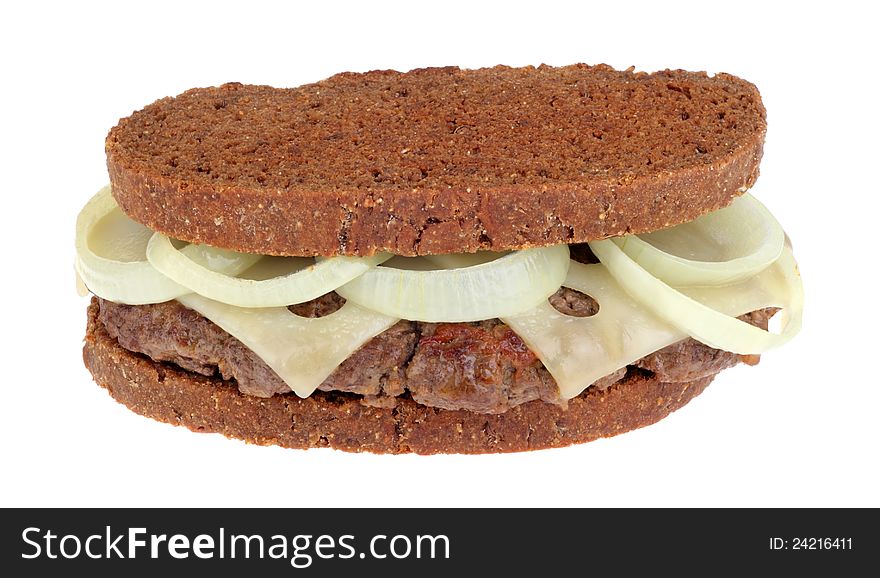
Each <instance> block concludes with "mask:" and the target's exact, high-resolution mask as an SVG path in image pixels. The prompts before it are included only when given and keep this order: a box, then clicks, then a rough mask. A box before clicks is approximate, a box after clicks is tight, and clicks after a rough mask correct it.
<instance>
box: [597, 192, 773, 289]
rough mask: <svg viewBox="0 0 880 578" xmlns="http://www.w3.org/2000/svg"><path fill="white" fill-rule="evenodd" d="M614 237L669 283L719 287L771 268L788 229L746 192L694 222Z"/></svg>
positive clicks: (622, 247) (621, 246)
mask: <svg viewBox="0 0 880 578" xmlns="http://www.w3.org/2000/svg"><path fill="white" fill-rule="evenodd" d="M611 240H612V241H613V242H614V243H615V244H616V245H617V246H618V247H620V248H621V250H623V252H624V253H626V254H627V255H629V257H630V258H631V259H632V260H633V261H635V262H636V263H638V264H639V265H641V266H642V268H644V269H645V270H647V271H648V272H649V273H651V274H652V275H654V276H655V277H657V278H659V279H662V280H663V281H665V282H666V283H668V284H670V285H675V286H697V285H715V286H717V285H725V284H728V283H735V282H737V281H740V280H742V279H746V278H748V277H751V276H752V275H755V274H756V273H758V272H760V271H763V270H764V269H766V268H767V267H768V266H769V265H770V264H771V263H773V262H774V261H776V259H777V258H779V255H780V254H781V253H782V245H783V243H784V241H785V233H784V232H783V230H782V226H781V225H780V224H779V223H778V222H777V221H776V219H775V218H774V217H773V215H772V214H771V213H770V211H768V210H767V208H766V207H765V206H764V205H762V204H761V203H760V202H758V200H757V199H755V198H754V197H753V196H751V195H750V194H748V193H746V194H744V195H742V196H740V197H739V198H737V199H736V200H735V201H733V203H732V204H731V205H730V206H728V207H725V208H723V209H721V210H718V211H715V212H712V213H709V214H707V215H704V216H702V217H700V218H699V219H697V220H695V221H692V222H690V223H685V224H683V225H678V226H676V227H672V228H670V229H665V230H662V231H655V232H653V233H648V234H645V235H638V236H635V235H630V236H626V237H617V238H614V239H611Z"/></svg>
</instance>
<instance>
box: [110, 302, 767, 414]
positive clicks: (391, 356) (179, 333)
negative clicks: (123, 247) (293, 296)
mask: <svg viewBox="0 0 880 578" xmlns="http://www.w3.org/2000/svg"><path fill="white" fill-rule="evenodd" d="M97 301H98V304H99V307H100V311H99V314H98V320H99V322H100V323H101V324H103V325H104V327H106V329H107V332H108V333H109V334H110V336H112V337H113V338H115V339H116V340H118V342H119V344H120V345H121V346H122V347H124V348H126V349H128V350H129V351H134V352H137V353H142V354H144V355H147V356H149V357H150V358H152V359H153V360H155V361H162V362H168V363H174V364H176V365H178V366H180V367H181V368H183V369H186V370H188V371H192V372H195V373H198V374H201V375H206V376H212V375H216V374H219V375H220V376H222V377H223V378H224V379H234V380H235V381H236V382H237V384H238V387H239V389H240V390H241V391H242V393H246V394H249V395H254V396H260V397H270V396H272V395H274V394H278V393H286V392H289V391H290V388H288V387H287V385H286V384H285V383H284V382H283V381H282V380H281V378H279V377H278V375H277V374H276V373H275V372H274V371H273V370H272V369H270V368H269V367H268V366H267V365H266V364H265V363H264V362H263V360H261V359H260V358H259V357H257V355H255V354H254V353H253V352H252V351H251V350H250V349H248V348H247V347H246V346H245V345H243V344H242V343H241V342H240V341H238V340H237V339H235V338H234V337H232V336H231V335H229V334H228V333H226V332H225V331H223V330H222V329H220V328H219V327H218V326H216V325H214V324H213V323H212V322H211V321H209V320H207V319H206V318H204V317H202V316H201V315H200V314H199V313H196V312H195V311H192V310H191V309H188V308H186V307H184V306H183V305H181V304H180V303H178V302H176V301H169V302H166V303H159V304H155V305H138V306H133V305H122V304H117V303H111V302H109V301H105V300H103V299H97ZM342 303H343V299H342V298H341V297H340V296H338V295H336V294H335V293H330V294H327V295H325V296H323V297H321V298H319V299H316V300H314V301H310V302H308V303H303V304H301V305H297V306H294V307H291V309H292V310H293V311H294V312H295V313H297V314H298V315H303V316H306V317H319V316H322V315H327V314H329V313H331V312H333V311H335V310H336V309H338V308H339V307H340V306H341V304H342ZM551 303H553V304H554V306H555V307H557V309H560V310H561V311H564V312H566V313H569V314H573V315H581V316H585V315H591V314H593V313H595V311H596V307H595V301H593V299H592V298H590V297H588V296H586V295H583V294H581V293H578V292H576V291H571V290H569V289H560V291H558V292H557V293H556V295H554V296H553V297H551ZM770 314H771V313H770V312H768V311H760V312H755V313H752V314H749V315H748V316H745V317H744V318H745V319H746V320H748V321H749V322H750V323H753V324H755V325H758V326H762V327H766V323H767V319H768V318H769V316H770ZM739 361H747V362H751V363H754V362H755V360H754V359H752V358H751V357H749V358H743V357H741V356H739V355H736V354H733V353H728V352H724V351H719V350H717V349H712V348H710V347H708V346H706V345H703V344H701V343H699V342H697V341H694V340H693V339H685V340H683V341H680V342H679V343H676V344H673V345H671V346H669V347H666V348H664V349H662V350H660V351H658V352H656V353H653V354H651V355H648V356H647V357H645V358H643V359H641V360H639V361H637V362H636V363H635V364H633V366H631V369H636V368H638V369H639V370H641V371H649V372H652V373H655V374H657V375H658V376H659V377H660V379H661V380H662V381H664V382H684V381H688V380H693V379H697V378H699V377H702V376H706V375H711V374H714V373H717V372H718V371H721V370H722V369H725V368H727V367H730V366H733V365H735V364H736V363H738V362H739ZM626 371H627V368H623V369H621V370H619V371H617V372H615V373H614V374H612V375H609V376H606V377H605V378H602V379H601V380H599V381H598V382H597V383H596V384H594V387H601V388H604V387H609V386H611V385H613V384H614V383H616V382H617V381H619V380H620V379H622V378H623V377H624V375H625V374H626ZM319 389H321V390H323V391H344V392H350V393H355V394H360V395H362V396H364V401H365V403H368V404H371V405H389V404H393V403H394V398H395V397H397V396H400V395H404V394H406V393H408V394H409V395H410V396H411V397H412V399H413V400H415V401H416V402H418V403H421V404H423V405H426V406H433V407H439V408H444V409H453V410H455V409H464V410H468V411H473V412H478V413H503V412H505V411H507V410H508V409H510V408H511V407H514V406H517V405H519V404H522V403H525V402H528V401H532V400H536V399H540V400H543V401H545V402H549V403H557V404H564V401H563V400H561V399H560V398H559V392H558V388H557V386H556V382H555V381H554V380H553V377H552V376H551V375H550V374H549V373H548V372H547V370H546V369H545V368H544V366H543V365H542V364H541V362H540V360H538V359H537V357H535V355H534V354H533V353H532V352H531V351H530V350H529V349H528V348H527V347H526V345H525V344H524V343H523V342H522V340H521V339H520V338H519V337H518V336H517V335H516V334H515V333H514V332H513V331H512V330H511V329H510V328H509V327H508V326H507V325H505V324H504V323H502V322H501V321H499V320H498V319H493V320H488V321H483V322H479V323H420V322H412V321H400V322H398V323H397V324H396V325H394V326H393V327H391V328H390V329H388V330H387V331H385V332H384V333H381V334H380V335H377V336H376V337H374V338H373V339H372V340H370V341H369V342H367V343H366V344H365V345H364V346H363V347H361V348H360V349H359V350H358V351H356V352H355V353H354V354H353V355H352V356H351V357H349V358H348V359H347V360H346V361H345V362H343V363H342V364H341V365H340V366H339V367H338V368H337V369H336V371H334V372H333V373H332V374H331V375H330V376H329V377H328V378H327V379H326V380H325V381H324V382H323V383H322V384H321V385H320V386H319Z"/></svg>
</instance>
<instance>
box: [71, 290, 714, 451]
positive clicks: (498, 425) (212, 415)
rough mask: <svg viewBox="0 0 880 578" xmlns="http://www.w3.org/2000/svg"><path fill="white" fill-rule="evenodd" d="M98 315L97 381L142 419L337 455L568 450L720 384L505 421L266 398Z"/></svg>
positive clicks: (92, 337) (347, 397)
mask: <svg viewBox="0 0 880 578" xmlns="http://www.w3.org/2000/svg"><path fill="white" fill-rule="evenodd" d="M95 313H96V311H95V308H94V307H91V308H90V309H89V323H88V331H87V334H86V341H85V347H84V349H83V358H84V360H85V364H86V366H87V367H88V368H89V370H90V371H91V373H92V375H93V376H94V378H95V381H96V382H97V383H98V384H99V385H101V386H102V387H104V388H106V389H107V390H108V391H109V392H110V395H111V396H113V398H114V399H115V400H116V401H118V402H120V403H122V404H124V405H125V406H127V407H128V408H129V409H131V410H132V411H134V412H135V413H138V414H141V415H143V416H146V417H149V418H152V419H155V420H158V421H161V422H166V423H170V424H174V425H182V426H186V427H188V428H189V429H191V430H193V431H198V432H216V433H221V434H223V435H225V436H227V437H230V438H238V439H241V440H244V441H246V442H248V443H253V444H259V445H279V446H283V447H288V448H313V447H331V448H335V449H339V450H344V451H350V452H374V453H410V452H412V453H417V454H436V453H464V454H479V453H499V452H516V451H526V450H537V449H543V448H552V447H562V446H567V445H571V444H576V443H583V442H588V441H592V440H595V439H598V438H602V437H609V436H613V435H617V434H620V433H623V432H626V431H629V430H633V429H636V428H640V427H643V426H646V425H650V424H653V423H655V422H657V421H659V420H660V419H662V418H664V417H666V416H667V415H669V414H670V413H671V412H673V411H675V410H676V409H678V408H680V407H682V406H684V405H685V404H686V403H687V402H689V401H690V400H691V399H693V398H694V397H696V396H697V395H699V394H700V393H701V392H702V391H703V390H704V389H705V388H706V386H707V385H708V384H709V383H710V382H711V381H712V379H713V377H714V375H711V376H709V377H704V378H702V379H697V380H694V381H688V382H683V383H664V382H662V381H660V380H659V379H657V378H656V377H654V376H652V375H651V374H649V373H648V372H636V373H631V374H628V375H627V377H626V378H625V379H623V380H622V381H620V382H619V383H617V384H615V385H614V386H612V387H610V388H608V389H606V390H598V389H596V388H589V389H587V390H586V391H585V392H584V393H583V394H581V395H580V396H578V397H576V398H574V399H572V400H570V401H569V402H568V408H567V409H563V408H561V407H559V406H557V405H554V404H550V403H545V402H542V401H532V402H529V403H525V404H522V405H519V406H517V407H514V408H513V409H511V410H509V411H507V412H505V413H503V414H480V413H474V412H469V411H461V410H459V411H450V410H443V409H438V408H433V407H427V406H424V405H421V404H418V403H416V402H414V401H413V400H412V399H409V398H406V397H403V398H400V399H398V401H397V404H396V406H395V407H393V408H382V407H371V406H367V405H364V404H363V403H361V401H360V398H359V396H356V395H353V394H345V393H333V392H330V393H325V392H320V391H318V392H315V393H314V394H313V395H312V396H310V397H308V398H305V399H302V398H299V397H297V396H296V395H294V394H286V395H275V396H273V397H270V398H260V397H254V396H249V395H244V394H242V393H240V392H239V391H238V388H237V387H236V385H235V383H233V382H230V381H224V380H222V379H219V378H211V377H204V376H201V375H197V374H194V373H190V372H187V371H184V370H181V369H179V368H177V367H176V366H173V365H168V364H162V363H157V362H155V361H152V360H151V359H149V358H147V357H145V356H142V355H139V354H136V353H132V352H130V351H128V350H127V349H124V348H123V347H121V346H120V345H119V344H118V343H117V341H116V340H115V339H113V338H112V337H111V336H110V335H108V334H107V332H106V330H105V329H104V327H103V326H102V325H101V324H100V322H98V321H97V320H96V319H95Z"/></svg>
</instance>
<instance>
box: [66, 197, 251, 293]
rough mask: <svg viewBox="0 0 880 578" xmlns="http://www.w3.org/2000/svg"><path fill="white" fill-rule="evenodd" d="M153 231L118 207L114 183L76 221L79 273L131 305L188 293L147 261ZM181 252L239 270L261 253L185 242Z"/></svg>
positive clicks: (212, 264) (204, 262)
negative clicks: (113, 192) (252, 253)
mask: <svg viewBox="0 0 880 578" xmlns="http://www.w3.org/2000/svg"><path fill="white" fill-rule="evenodd" d="M152 235H153V231H151V230H150V229H148V228H147V227H145V226H143V225H141V224H140V223H137V222H135V221H132V220H131V219H129V218H128V217H127V216H126V215H125V213H123V212H122V210H120V208H119V206H118V205H117V204H116V201H115V200H114V199H113V195H111V193H110V186H109V185H108V186H106V187H104V188H103V189H101V190H100V191H98V193H97V194H96V195H95V196H94V197H92V199H91V200H90V201H89V202H88V203H86V206H85V207H83V209H82V211H80V213H79V216H78V217H77V220H76V260H75V263H74V266H75V269H76V272H77V275H78V276H79V279H80V281H81V282H82V283H84V284H85V286H86V287H87V288H88V289H89V290H90V291H91V292H92V293H94V294H95V295H97V296H99V297H101V298H103V299H107V300H109V301H115V302H118V303H127V304H129V305H144V304H147V303H161V302H163V301H169V300H171V299H176V298H177V297H180V296H181V295H185V294H186V293H190V290H189V289H187V288H186V287H184V286H182V285H180V284H178V283H176V282H174V281H173V280H171V279H169V278H168V277H166V276H165V275H163V274H161V273H160V272H159V271H157V270H156V269H155V268H153V266H152V265H151V264H150V263H149V262H148V261H147V257H146V249H147V245H148V242H149V240H150V237H152ZM182 252H183V253H184V254H186V255H187V257H189V258H190V259H192V260H193V261H195V262H198V263H200V264H201V265H202V266H205V267H208V268H210V269H212V270H215V271H219V272H221V273H225V274H228V275H237V274H239V273H241V272H242V271H244V270H245V269H247V268H249V267H251V266H253V264H254V263H255V262H257V261H258V260H259V259H260V256H259V255H247V254H244V253H235V252H233V251H225V250H223V249H216V248H213V247H207V246H204V245H187V246H186V247H184V248H183V249H182Z"/></svg>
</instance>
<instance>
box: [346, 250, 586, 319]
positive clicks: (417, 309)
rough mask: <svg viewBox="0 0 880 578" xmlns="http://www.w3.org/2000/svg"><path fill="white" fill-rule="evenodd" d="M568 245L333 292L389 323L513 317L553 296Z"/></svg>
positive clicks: (361, 282)
mask: <svg viewBox="0 0 880 578" xmlns="http://www.w3.org/2000/svg"><path fill="white" fill-rule="evenodd" d="M568 267H569V252H568V246H567V245H557V246H554V247H545V248H540V249H526V250H524V251H516V252H513V253H510V254H509V255H505V256H503V257H500V258H497V259H494V260H492V261H488V262H486V263H482V264H478V265H473V266H470V267H461V268H455V269H439V270H434V271H417V270H412V269H394V268H391V267H376V268H375V269H371V270H370V271H368V272H366V273H364V274H363V275H361V276H360V277H358V278H357V279H354V280H353V281H351V282H350V283H347V284H346V285H343V286H342V287H339V288H338V289H337V290H336V292H337V293H339V294H340V295H342V296H343V297H345V298H346V299H347V300H349V301H352V302H354V303H357V304H358V305H361V306H362V307H366V308H368V309H371V310H373V311H378V312H379V313H382V314H384V315H389V316H391V317H399V318H402V319H409V320H412V321H427V322H463V321H480V320H482V319H492V318H495V317H501V316H504V315H515V314H517V313H521V312H523V311H527V310H528V309H531V308H532V307H534V306H535V305H537V304H538V303H540V302H541V301H543V300H545V299H547V298H548V297H549V296H550V295H552V294H553V293H554V292H555V291H556V290H557V289H558V288H559V286H560V285H561V284H562V282H563V281H564V280H565V275H566V274H567V273H568Z"/></svg>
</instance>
